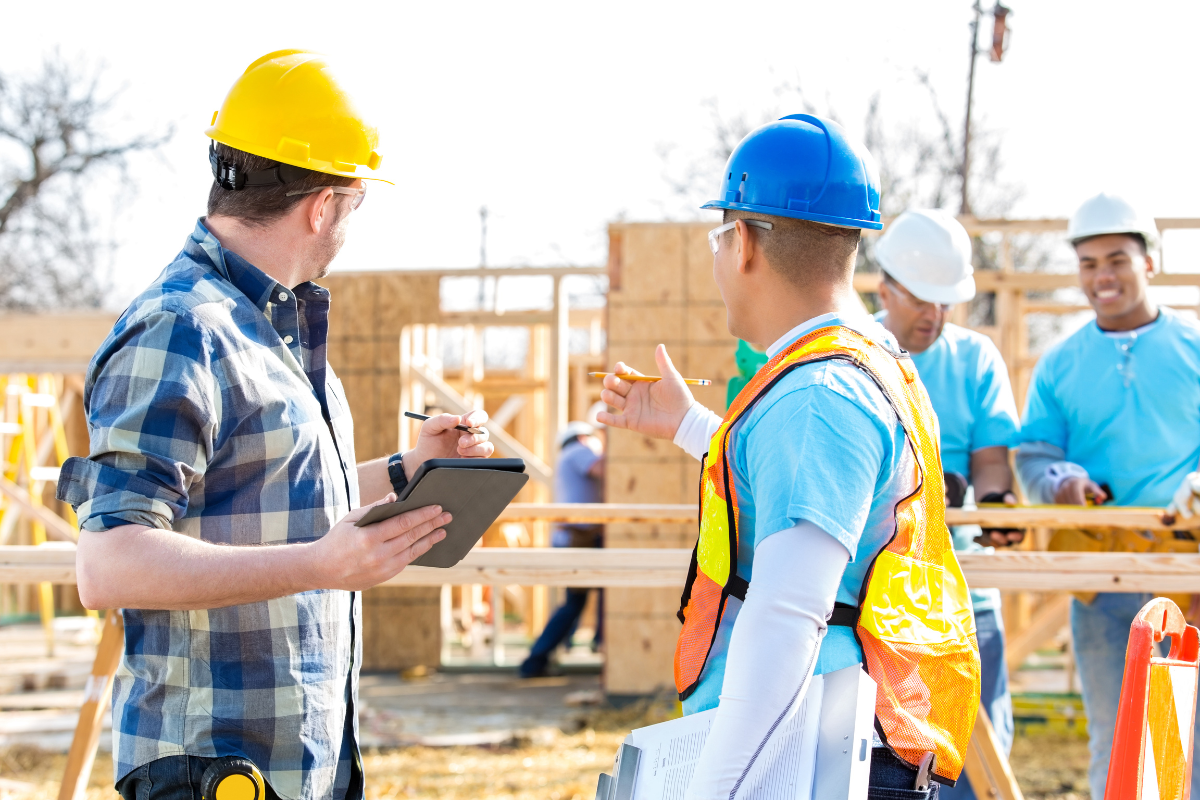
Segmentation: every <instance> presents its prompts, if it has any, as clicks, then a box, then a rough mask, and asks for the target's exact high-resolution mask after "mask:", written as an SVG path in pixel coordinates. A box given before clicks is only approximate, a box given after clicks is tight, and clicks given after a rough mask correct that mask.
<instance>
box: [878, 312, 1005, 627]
mask: <svg viewBox="0 0 1200 800" xmlns="http://www.w3.org/2000/svg"><path fill="white" fill-rule="evenodd" d="M886 316H887V312H886V311H881V312H880V313H878V314H876V315H875V319H877V320H879V321H880V323H882V322H883V320H884V318H885V317H886ZM912 359H913V363H914V364H915V365H916V367H917V374H918V375H920V376H921V382H922V383H924V384H925V391H927V392H929V401H930V402H931V403H932V404H933V410H934V412H935V413H936V414H937V417H938V429H939V444H940V446H941V450H942V469H944V470H946V471H947V472H957V473H958V474H959V475H962V476H963V477H964V478H966V479H967V480H968V482H969V481H970V480H971V454H972V453H974V452H975V451H976V450H982V449H983V448H985V447H1001V446H1003V447H1016V445H1017V435H1018V432H1019V430H1020V423H1019V421H1018V418H1017V401H1016V400H1014V399H1013V393H1012V385H1011V384H1010V383H1009V380H1008V369H1007V368H1006V367H1005V366H1004V359H1003V358H1002V357H1001V356H1000V351H999V350H998V349H996V345H995V344H993V343H992V340H991V339H989V338H988V337H987V336H984V335H983V334H982V333H976V332H975V331H972V330H968V329H967V328H960V327H959V326H957V325H954V324H952V323H949V322H948V323H946V325H945V326H944V327H943V328H942V335H941V336H939V337H938V338H937V341H935V342H934V343H933V344H932V345H931V346H930V347H929V348H928V349H927V350H925V351H924V352H921V353H914V354H913V357H912ZM952 533H953V538H954V549H955V550H958V551H960V552H970V553H974V552H981V551H983V550H987V549H990V548H985V547H984V546H983V545H981V544H979V543H977V542H976V541H975V537H976V536H978V535H979V526H978V525H960V526H957V527H955V528H954V529H953V530H952ZM971 602H972V604H973V605H974V607H975V610H976V611H977V612H978V611H987V610H991V611H995V610H996V609H998V608H999V607H1000V592H999V591H998V590H996V589H983V590H980V589H972V590H971Z"/></svg>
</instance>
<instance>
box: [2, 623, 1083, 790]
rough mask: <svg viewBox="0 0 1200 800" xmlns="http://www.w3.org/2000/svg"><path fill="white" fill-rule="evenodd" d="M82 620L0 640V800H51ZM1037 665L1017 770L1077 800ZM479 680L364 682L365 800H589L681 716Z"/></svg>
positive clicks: (1045, 678)
mask: <svg viewBox="0 0 1200 800" xmlns="http://www.w3.org/2000/svg"><path fill="white" fill-rule="evenodd" d="M64 620H66V621H64ZM79 620H80V618H63V619H62V620H60V621H59V624H58V626H57V632H56V633H57V635H56V651H55V655H54V657H53V658H47V657H46V655H45V640H44V638H43V635H42V630H41V628H40V626H38V625H9V626H4V627H2V628H0V800H34V798H36V799H37V800H52V798H55V797H57V793H58V781H59V779H60V778H61V775H62V771H63V767H64V766H65V764H66V755H65V752H66V748H67V745H68V744H69V742H70V736H71V730H72V729H73V727H74V719H75V715H76V713H77V711H76V710H77V708H78V706H79V704H80V702H81V701H82V692H83V684H84V681H85V680H86V676H87V672H88V669H89V667H90V664H91V658H92V652H93V650H94V645H93V644H92V642H91V641H90V640H89V638H88V637H89V633H90V631H89V630H88V629H87V627H86V624H85V623H82V622H81V621H79ZM581 655H582V654H581ZM579 660H584V659H579ZM1043 661H1044V662H1045V663H1042V664H1039V665H1037V666H1036V667H1035V670H1033V671H1032V672H1031V671H1030V670H1022V672H1021V673H1019V674H1018V676H1015V677H1016V678H1017V680H1015V681H1014V683H1016V684H1017V685H1018V687H1020V686H1022V685H1025V684H1028V685H1029V686H1030V688H1031V689H1032V691H1031V692H1029V693H1028V694H1022V695H1019V696H1018V707H1019V711H1018V717H1019V719H1018V727H1019V734H1018V737H1017V740H1016V742H1015V744H1014V747H1013V753H1012V759H1011V760H1012V765H1013V769H1014V772H1015V773H1016V775H1017V777H1018V780H1019V781H1020V783H1021V787H1022V789H1023V790H1024V792H1025V797H1026V798H1029V800H1050V799H1051V798H1053V800H1083V798H1086V797H1087V796H1088V794H1087V781H1086V777H1085V774H1086V767H1087V743H1086V740H1085V739H1084V738H1083V737H1082V736H1081V735H1079V733H1078V731H1079V730H1080V729H1081V726H1082V720H1081V718H1080V717H1079V716H1078V715H1079V704H1078V700H1077V697H1076V696H1074V695H1070V694H1067V693H1065V692H1062V691H1054V690H1055V689H1057V688H1058V687H1059V686H1060V685H1061V686H1062V687H1063V688H1064V689H1065V688H1066V683H1067V681H1068V680H1069V674H1066V673H1064V671H1063V670H1061V669H1058V670H1055V663H1056V662H1055V659H1054V654H1052V653H1051V654H1048V655H1046V656H1045V657H1044V658H1043ZM480 669H481V671H474V672H472V671H461V670H460V669H455V670H453V671H450V672H438V673H433V674H430V675H425V676H418V677H413V676H410V677H408V678H404V677H401V676H399V675H396V674H368V675H363V677H362V682H361V691H360V703H361V709H360V715H361V716H360V719H361V730H362V741H363V745H364V751H365V752H364V765H365V770H366V774H367V796H368V798H370V799H371V800H391V799H392V798H408V797H420V798H445V799H446V800H459V798H461V799H462V800H468V798H469V799H470V800H483V798H495V799H496V800H499V799H500V798H506V799H508V800H518V799H519V800H534V799H535V798H536V799H537V800H545V799H547V798H549V799H550V800H572V799H575V800H591V798H592V797H593V796H594V793H595V784H596V775H597V774H598V773H599V772H601V771H605V770H607V769H608V767H609V766H611V764H612V759H613V755H614V753H615V752H616V749H617V746H618V745H619V744H620V741H621V739H622V738H623V737H624V735H625V734H626V733H627V732H628V731H629V730H630V728H633V727H639V726H641V725H646V724H652V723H654V722H657V721H661V720H663V719H666V718H668V717H670V716H672V715H673V714H675V713H677V711H676V704H675V703H673V702H671V701H670V700H667V699H660V700H641V701H637V702H632V703H627V704H624V705H623V707H620V708H618V707H614V706H613V705H612V704H610V703H609V702H608V701H607V700H606V699H605V698H604V695H603V693H602V691H601V685H600V676H599V674H597V672H596V671H595V670H594V669H589V668H588V667H587V666H586V665H584V664H580V665H578V666H574V667H572V668H570V669H568V672H567V674H564V675H560V676H555V677H549V678H537V679H533V680H521V679H519V678H518V677H517V676H516V674H515V671H514V670H511V669H508V670H497V669H490V670H488V669H483V668H480ZM1027 673H1030V674H1027ZM1064 678H1065V680H1064ZM1022 679H1023V680H1022ZM103 739H104V740H105V745H104V746H103V747H104V750H105V752H102V753H101V754H100V755H99V756H98V758H97V759H96V766H95V769H94V770H93V773H92V777H91V782H90V785H89V788H88V792H87V798H88V800H115V799H116V797H117V795H116V793H115V792H114V791H113V789H112V777H113V776H112V761H111V758H110V757H109V755H108V753H107V739H108V733H107V731H106V733H105V735H104V737H103Z"/></svg>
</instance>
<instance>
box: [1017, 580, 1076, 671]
mask: <svg viewBox="0 0 1200 800" xmlns="http://www.w3.org/2000/svg"><path fill="white" fill-rule="evenodd" d="M1070 614H1071V596H1070V595H1069V594H1056V595H1053V596H1052V597H1050V598H1049V599H1048V600H1046V602H1044V603H1042V605H1041V607H1040V608H1038V610H1037V611H1036V612H1034V614H1033V619H1031V620H1030V621H1029V624H1028V625H1027V626H1025V628H1023V629H1022V630H1020V631H1018V632H1017V633H1015V634H1014V635H1012V636H1009V637H1007V641H1006V642H1005V643H1004V659H1005V661H1006V662H1007V663H1008V671H1009V672H1016V671H1017V670H1018V669H1020V667H1021V665H1022V664H1024V663H1025V659H1026V658H1029V656H1030V655H1031V654H1032V653H1033V652H1034V651H1035V650H1037V649H1038V647H1040V646H1041V645H1042V643H1043V642H1045V641H1046V640H1047V639H1049V638H1050V637H1051V636H1053V635H1054V634H1056V633H1058V631H1059V630H1061V629H1062V627H1063V626H1064V625H1066V624H1067V622H1068V621H1069V619H1070Z"/></svg>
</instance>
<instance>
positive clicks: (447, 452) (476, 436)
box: [402, 410, 496, 478]
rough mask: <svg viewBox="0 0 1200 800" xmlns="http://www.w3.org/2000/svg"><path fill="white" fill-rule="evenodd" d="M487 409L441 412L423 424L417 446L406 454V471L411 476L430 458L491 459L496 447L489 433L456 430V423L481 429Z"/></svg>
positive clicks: (485, 419) (404, 460)
mask: <svg viewBox="0 0 1200 800" xmlns="http://www.w3.org/2000/svg"><path fill="white" fill-rule="evenodd" d="M487 419H488V415H487V412H486V411H482V410H475V411H472V412H471V413H469V414H463V415H462V416H456V415H454V414H438V415H437V416H436V417H430V418H429V419H427V420H425V422H423V423H422V424H421V433H420V435H418V436H417V445H416V447H414V448H413V449H412V450H409V451H408V452H407V453H405V454H404V459H403V461H402V463H403V464H404V474H405V475H407V476H408V477H409V478H412V476H413V475H415V474H416V472H417V467H419V466H421V464H423V463H425V462H426V461H427V460H428V459H431V458H489V457H491V455H492V453H494V452H495V450H496V446H495V445H493V444H492V443H491V442H489V441H488V432H487V431H486V430H484V431H483V433H466V432H464V431H460V430H455V426H456V425H463V426H465V427H468V428H479V427H480V426H481V425H483V423H485V422H487Z"/></svg>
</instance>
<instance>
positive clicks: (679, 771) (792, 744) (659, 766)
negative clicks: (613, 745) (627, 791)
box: [625, 675, 824, 800]
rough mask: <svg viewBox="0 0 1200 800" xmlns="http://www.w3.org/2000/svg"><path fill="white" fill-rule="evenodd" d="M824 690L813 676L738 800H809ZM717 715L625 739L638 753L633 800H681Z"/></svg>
mask: <svg viewBox="0 0 1200 800" xmlns="http://www.w3.org/2000/svg"><path fill="white" fill-rule="evenodd" d="M823 688H824V681H823V679H822V676H820V675H817V676H814V677H813V678H812V680H811V681H810V683H809V686H808V691H807V693H806V694H805V698H804V700H803V702H802V703H801V704H800V706H799V707H798V708H797V709H796V711H795V713H794V714H792V715H791V717H790V718H789V719H788V720H787V721H786V722H785V723H784V724H783V725H782V726H781V728H779V729H777V730H776V731H775V732H774V733H773V734H772V735H771V738H770V740H769V741H768V743H767V746H766V747H765V748H764V750H763V752H762V754H761V755H760V756H759V757H758V758H757V759H756V760H755V762H754V766H753V767H752V768H751V769H750V772H749V774H748V775H747V776H746V779H745V781H743V783H742V788H741V789H740V790H739V791H738V797H739V798H746V800H811V798H812V786H813V775H814V773H815V771H816V762H817V739H818V729H819V726H820V717H821V697H822V692H823ZM716 713H717V710H716V709H711V710H709V711H704V712H701V713H699V714H691V715H689V716H686V717H683V718H681V719H675V720H671V721H669V722H663V723H660V724H658V725H651V726H649V727H646V728H638V729H636V730H634V731H633V732H632V733H630V734H629V736H627V737H626V738H625V741H626V743H628V744H632V745H634V746H635V747H638V748H640V749H641V751H642V758H641V762H640V766H639V768H638V776H637V783H636V787H635V789H634V794H633V796H634V800H683V796H684V794H685V792H686V791H687V787H688V783H689V781H691V778H692V773H693V772H694V771H695V769H696V762H697V761H698V759H699V758H700V752H701V751H702V750H703V749H704V741H705V740H706V739H707V738H708V731H709V729H710V728H711V727H712V723H713V717H714V716H715V715H716Z"/></svg>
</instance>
